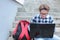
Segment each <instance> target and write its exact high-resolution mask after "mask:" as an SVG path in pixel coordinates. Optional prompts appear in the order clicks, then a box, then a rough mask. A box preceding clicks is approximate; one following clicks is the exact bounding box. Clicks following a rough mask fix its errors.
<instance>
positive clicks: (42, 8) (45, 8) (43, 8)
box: [40, 8, 49, 11]
mask: <svg viewBox="0 0 60 40" xmlns="http://www.w3.org/2000/svg"><path fill="white" fill-rule="evenodd" d="M41 10H47V11H48V10H49V9H47V8H41V9H40V11H41Z"/></svg>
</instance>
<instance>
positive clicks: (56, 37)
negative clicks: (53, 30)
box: [34, 35, 60, 40]
mask: <svg viewBox="0 0 60 40" xmlns="http://www.w3.org/2000/svg"><path fill="white" fill-rule="evenodd" d="M34 39H35V40H60V37H58V36H56V35H54V36H53V38H34Z"/></svg>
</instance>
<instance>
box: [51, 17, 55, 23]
mask: <svg viewBox="0 0 60 40" xmlns="http://www.w3.org/2000/svg"><path fill="white" fill-rule="evenodd" d="M51 23H52V24H54V23H55V22H54V18H53V17H52V16H51Z"/></svg>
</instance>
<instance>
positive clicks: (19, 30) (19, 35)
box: [13, 20, 31, 40]
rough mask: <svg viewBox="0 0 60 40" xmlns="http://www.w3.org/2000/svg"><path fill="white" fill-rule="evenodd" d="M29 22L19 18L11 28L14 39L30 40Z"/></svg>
mask: <svg viewBox="0 0 60 40" xmlns="http://www.w3.org/2000/svg"><path fill="white" fill-rule="evenodd" d="M28 26H29V22H28V21H26V20H21V21H19V23H18V24H17V26H16V28H15V29H14V30H13V38H14V39H15V40H31V39H30V36H29V31H28Z"/></svg>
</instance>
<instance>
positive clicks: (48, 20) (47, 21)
mask: <svg viewBox="0 0 60 40" xmlns="http://www.w3.org/2000/svg"><path fill="white" fill-rule="evenodd" d="M31 22H33V23H41V24H51V23H54V22H53V18H52V17H51V16H49V15H47V16H46V18H44V19H43V18H41V16H40V15H37V16H35V17H33V19H32V20H31Z"/></svg>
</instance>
